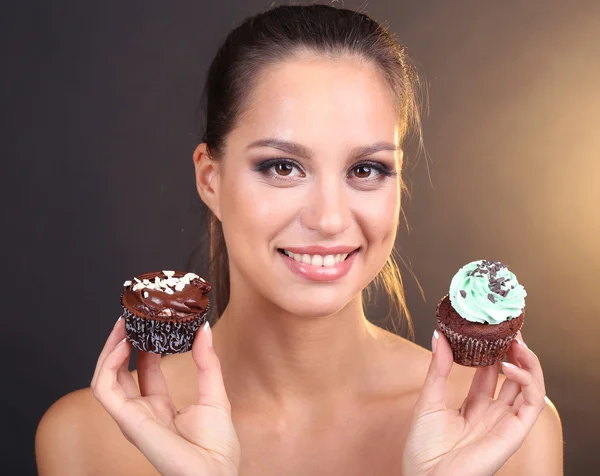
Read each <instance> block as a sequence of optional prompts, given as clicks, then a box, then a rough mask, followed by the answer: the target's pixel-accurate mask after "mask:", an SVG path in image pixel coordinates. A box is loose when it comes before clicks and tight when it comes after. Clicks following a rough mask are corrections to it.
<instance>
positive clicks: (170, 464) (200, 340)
mask: <svg viewBox="0 0 600 476" xmlns="http://www.w3.org/2000/svg"><path fill="white" fill-rule="evenodd" d="M130 354H131V344H130V343H129V342H128V341H127V339H125V319H123V318H121V319H120V320H119V321H118V322H117V323H116V324H115V326H114V329H113V330H112V332H111V333H110V335H109V337H108V339H107V341H106V344H105V345H104V349H103V350H102V353H101V354H100V357H99V358H98V363H97V364H96V370H95V372H94V377H93V379H92V383H91V388H92V391H93V394H94V396H95V397H96V399H97V400H98V401H99V402H100V404H101V405H102V406H103V407H104V408H105V409H106V411H107V412H108V413H109V414H110V415H111V416H112V417H113V419H114V420H115V421H116V422H117V424H118V425H119V427H120V428H121V431H122V433H123V435H124V436H125V438H127V440H129V441H130V442H131V443H133V444H134V445H135V446H137V447H138V448H139V449H140V451H141V452H142V453H143V454H144V456H146V458H148V460H149V461H150V462H151V463H152V465H154V467H155V468H156V469H157V470H158V471H159V472H160V473H161V474H162V475H163V476H184V475H185V476H188V475H196V474H197V475H209V476H231V475H237V472H238V466H239V462H240V444H239V440H238V437H237V435H236V433H235V429H234V427H233V423H232V421H231V406H230V404H229V400H228V398H227V395H226V393H225V386H224V384H223V376H222V374H221V366H220V364H219V359H218V357H217V355H216V353H215V351H214V349H213V347H212V335H211V330H210V327H209V326H208V324H206V325H205V326H203V327H201V328H200V329H199V330H198V331H197V333H196V337H195V340H194V344H193V346H192V357H193V359H194V362H195V363H196V366H197V368H198V387H199V388H198V401H197V402H196V403H195V404H194V405H190V406H188V407H186V408H183V409H181V410H179V411H178V410H177V408H175V405H174V404H173V401H172V400H171V397H170V396H169V391H168V388H167V384H166V382H165V378H164V376H163V374H162V371H161V369H160V355H158V354H151V353H147V352H140V353H139V355H138V360H137V372H138V381H139V387H138V385H137V384H136V382H135V380H134V378H133V376H132V375H131V373H130V372H129V370H128V364H129V356H130Z"/></svg>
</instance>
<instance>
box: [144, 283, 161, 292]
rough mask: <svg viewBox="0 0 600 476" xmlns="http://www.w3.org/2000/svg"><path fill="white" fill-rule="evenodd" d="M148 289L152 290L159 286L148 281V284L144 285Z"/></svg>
mask: <svg viewBox="0 0 600 476" xmlns="http://www.w3.org/2000/svg"><path fill="white" fill-rule="evenodd" d="M146 287H147V288H148V289H153V290H157V289H158V290H160V286H157V285H156V284H154V283H150V284H149V285H148V286H146Z"/></svg>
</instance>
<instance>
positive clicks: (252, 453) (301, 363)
mask: <svg viewBox="0 0 600 476" xmlns="http://www.w3.org/2000/svg"><path fill="white" fill-rule="evenodd" d="M415 87H416V75H415V73H414V70H413V69H412V68H411V66H410V65H409V63H408V60H407V58H406V56H405V54H404V52H403V50H402V48H401V47H400V46H399V45H398V44H397V43H396V41H395V39H394V38H393V37H392V36H391V35H390V34H389V33H388V32H386V31H385V30H384V29H383V28H382V26H381V25H379V24H378V23H376V22H375V21H373V20H372V19H370V18H369V17H367V16H366V15H363V14H361V13H357V12H353V11H349V10H344V9H336V8H333V7H330V6H323V5H317V6H285V7H278V8H274V9H271V10H269V11H267V12H264V13H262V14H259V15H257V16H255V17H253V18H250V19H248V20H247V21H246V22H245V23H243V24H242V25H241V26H240V27H238V28H236V29H235V30H234V31H232V32H231V33H230V35H229V36H228V38H227V40H226V41H225V43H224V45H223V46H222V47H221V48H220V50H219V52H218V54H217V56H216V57H215V59H214V61H213V63H212V65H211V67H210V70H209V74H208V80H207V85H206V90H205V98H206V119H207V121H206V130H205V133H204V136H203V138H202V141H201V143H200V145H198V147H197V148H196V150H195V152H194V154H193V159H194V164H195V170H196V182H197V188H198V193H199V194H200V196H201V198H202V200H203V201H204V203H205V204H206V205H207V206H208V208H209V209H210V210H211V212H212V214H213V215H212V219H211V227H210V240H211V242H210V245H211V282H212V284H213V289H214V291H215V292H214V293H213V305H214V306H216V315H217V316H218V320H216V323H214V326H213V329H212V331H211V329H210V328H209V327H208V326H205V327H204V328H203V329H202V330H200V331H198V334H197V337H196V340H195V342H194V347H193V350H192V352H191V353H187V354H180V355H173V356H168V357H165V358H163V359H160V357H159V356H157V355H153V354H145V353H140V355H139V358H138V363H137V371H136V372H132V373H130V372H129V371H128V369H127V366H128V361H129V355H130V351H131V347H130V344H129V343H128V342H127V341H126V340H124V336H125V329H124V323H123V320H120V321H118V322H117V324H116V325H115V327H114V329H113V331H112V332H111V334H110V336H109V337H108V340H107V342H106V345H105V346H104V349H103V350H102V353H101V354H100V357H99V359H98V364H97V367H96V371H95V373H94V376H93V380H92V382H91V388H90V389H85V390H80V391H77V392H74V393H71V394H69V395H67V396H66V397H63V398H62V399H61V400H59V401H58V402H57V403H55V404H54V405H53V406H52V407H51V409H50V410H49V411H48V412H47V413H46V415H45V416H44V418H43V420H42V422H41V423H40V426H39V428H38V432H37V436H36V453H37V461H38V467H39V472H40V475H42V476H46V475H54V474H56V475H59V474H60V475H62V476H65V475H84V474H94V475H102V474H110V475H119V474H122V475H132V474H156V471H157V470H158V471H159V472H160V473H161V474H163V475H169V476H171V475H211V476H213V475H214V476H217V475H219V476H220V475H223V476H225V475H237V474H240V475H245V476H249V475H278V476H280V475H303V476H306V475H361V476H362V475H369V474H373V475H405V476H408V475H461V476H469V475H473V476H475V475H478V476H479V475H492V474H498V475H528V476H531V475H544V476H553V475H559V474H562V437H561V428H560V421H559V419H558V416H557V413H556V411H555V409H554V408H553V406H552V405H551V404H550V402H549V400H547V399H546V398H545V388H544V378H543V374H542V369H541V367H540V363H539V361H538V359H537V357H536V356H535V354H534V353H533V352H532V351H531V350H529V349H528V348H527V347H526V345H525V344H524V343H523V342H522V339H521V340H519V341H516V342H515V343H514V344H513V346H512V347H511V349H510V352H509V355H508V360H509V361H510V362H512V365H508V366H506V367H504V374H505V376H503V375H499V366H494V367H489V368H481V369H478V370H477V371H474V370H472V369H469V368H464V367H459V366H455V365H453V362H452V354H451V351H450V348H449V345H448V342H447V341H446V340H445V338H444V337H443V335H439V334H437V333H436V334H434V337H433V339H432V350H433V351H432V352H429V351H428V350H426V349H423V348H421V347H419V346H417V345H415V344H413V343H411V342H409V341H407V340H405V339H403V338H401V337H398V336H396V335H393V334H391V333H388V332H386V331H384V330H382V329H380V328H378V327H376V326H374V325H372V324H370V323H369V321H367V319H366V318H365V315H364V312H363V300H362V292H363V290H364V289H365V288H366V287H367V286H368V285H369V283H370V282H371V281H373V280H374V279H375V278H376V277H378V276H379V278H380V279H381V278H382V277H383V279H384V280H387V281H386V289H388V290H392V291H393V292H392V293H391V295H392V296H395V298H396V299H398V300H399V304H400V308H402V309H404V308H405V306H404V301H403V295H402V291H401V282H400V281H399V275H398V274H397V273H396V272H395V271H394V270H395V267H394V265H393V263H392V261H391V252H392V249H393V246H394V240H395V237H396V229H397V227H398V222H399V216H400V198H401V192H402V189H403V182H402V177H401V169H402V144H403V139H404V138H405V136H406V134H407V131H408V130H409V128H410V127H411V126H416V127H417V128H418V127H419V118H418V111H417V107H416V103H417V101H416V98H415V94H416V93H415ZM394 279H396V281H394ZM404 311H405V309H404ZM424 318H427V319H434V317H432V316H424Z"/></svg>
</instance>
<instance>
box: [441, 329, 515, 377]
mask: <svg viewBox="0 0 600 476" xmlns="http://www.w3.org/2000/svg"><path fill="white" fill-rule="evenodd" d="M438 329H440V331H442V332H443V333H444V335H445V336H446V338H447V339H448V342H450V347H451V348H452V356H453V358H454V362H456V363H457V364H460V365H464V366H467V367H487V366H490V365H494V364H495V363H496V362H497V361H498V360H501V359H502V358H503V357H504V356H505V355H506V352H508V349H509V348H510V345H511V344H512V341H513V339H514V338H515V336H516V335H517V334H516V333H515V334H513V335H510V336H508V337H505V338H504V339H495V340H487V339H477V338H474V337H468V336H464V335H461V334H457V333H456V332H454V331H453V330H452V329H450V328H449V327H448V326H446V325H445V324H443V323H442V322H440V321H439V320H438Z"/></svg>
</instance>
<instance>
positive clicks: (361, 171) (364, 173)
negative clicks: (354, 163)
mask: <svg viewBox="0 0 600 476" xmlns="http://www.w3.org/2000/svg"><path fill="white" fill-rule="evenodd" d="M354 176H355V177H358V178H369V177H370V176H371V167H369V166H368V165H359V166H358V167H354Z"/></svg>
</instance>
